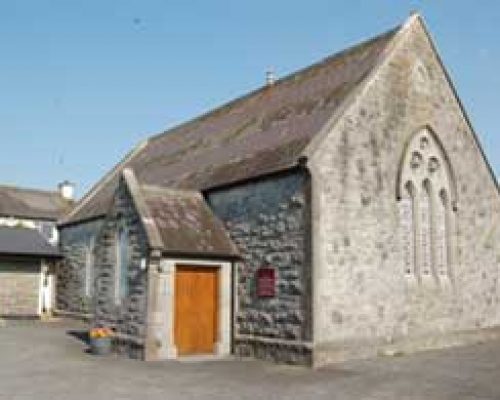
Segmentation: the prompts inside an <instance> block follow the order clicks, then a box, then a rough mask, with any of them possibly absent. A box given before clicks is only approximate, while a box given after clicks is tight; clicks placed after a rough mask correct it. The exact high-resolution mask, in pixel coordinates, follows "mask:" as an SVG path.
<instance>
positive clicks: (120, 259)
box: [115, 225, 129, 304]
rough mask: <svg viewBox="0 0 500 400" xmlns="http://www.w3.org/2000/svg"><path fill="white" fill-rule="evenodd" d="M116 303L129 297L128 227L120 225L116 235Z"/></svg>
mask: <svg viewBox="0 0 500 400" xmlns="http://www.w3.org/2000/svg"><path fill="white" fill-rule="evenodd" d="M115 248H116V265H115V303H116V304H120V303H121V301H122V300H123V299H124V298H126V297H127V296H128V267H129V243H128V232H127V229H126V227H124V226H122V225H120V226H119V227H118V231H117V234H116V245H115Z"/></svg>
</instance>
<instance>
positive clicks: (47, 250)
mask: <svg viewBox="0 0 500 400" xmlns="http://www.w3.org/2000/svg"><path fill="white" fill-rule="evenodd" d="M6 254H7V255H16V256H38V257H48V258H57V257H60V253H59V250H58V249H57V247H55V246H52V245H51V244H50V243H49V242H47V240H45V238H44V237H43V236H42V235H41V234H40V232H38V231H37V230H36V229H29V228H17V227H16V228H11V227H0V255H6Z"/></svg>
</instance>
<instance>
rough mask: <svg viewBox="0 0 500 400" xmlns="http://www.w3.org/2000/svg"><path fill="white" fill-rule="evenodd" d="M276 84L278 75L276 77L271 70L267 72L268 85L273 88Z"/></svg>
mask: <svg viewBox="0 0 500 400" xmlns="http://www.w3.org/2000/svg"><path fill="white" fill-rule="evenodd" d="M274 82H276V75H274V71H273V69H272V68H269V69H268V70H267V71H266V85H267V86H272V85H274Z"/></svg>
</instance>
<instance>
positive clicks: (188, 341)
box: [174, 266, 219, 355]
mask: <svg viewBox="0 0 500 400" xmlns="http://www.w3.org/2000/svg"><path fill="white" fill-rule="evenodd" d="M218 281H219V277H218V268H211V267H193V266H189V267H188V266H181V267H179V266H178V267H177V268H176V275H175V316H174V321H175V322H174V324H175V325H174V329H175V345H176V347H177V352H178V354H179V355H185V354H206V353H213V352H214V345H215V343H216V341H217V335H218V315H217V314H218V313H217V310H218V292H219V291H218V288H219V282H218Z"/></svg>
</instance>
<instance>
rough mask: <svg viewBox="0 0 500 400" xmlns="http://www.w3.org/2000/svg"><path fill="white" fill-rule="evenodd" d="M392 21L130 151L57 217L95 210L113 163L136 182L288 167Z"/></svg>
mask: <svg viewBox="0 0 500 400" xmlns="http://www.w3.org/2000/svg"><path fill="white" fill-rule="evenodd" d="M398 30H399V28H396V29H393V30H391V31H389V32H386V33H384V34H382V35H380V36H378V37H375V38H373V39H371V40H369V41H366V42H364V43H362V44H359V45H357V46H355V47H352V48H350V49H347V50H345V51H343V52H341V53H338V54H336V55H333V56H331V57H329V58H326V59H325V60H323V61H321V62H319V63H317V64H314V65H312V66H310V67H308V68H306V69H303V70H301V71H299V72H297V73H294V74H292V75H290V76H288V77H286V78H283V79H281V80H278V81H277V82H276V83H275V84H274V85H270V86H264V87H262V88H260V89H258V90H256V91H254V92H252V93H250V94H248V95H246V96H243V97H241V98H239V99H237V100H234V101H232V102H230V103H228V104H226V105H224V106H222V107H220V108H217V109H215V110H214V111H211V112H209V113H207V114H204V115H202V116H200V117H198V118H196V119H194V120H192V121H190V122H187V123H185V124H182V125H180V126H178V127H176V128H173V129H171V130H169V131H167V132H165V133H163V134H161V135H158V136H154V137H152V138H150V139H149V140H147V141H146V142H144V143H142V144H141V145H140V146H139V147H138V148H137V149H135V150H134V151H132V152H131V153H130V154H129V155H128V156H127V157H126V158H125V159H124V160H123V161H122V162H121V163H120V164H118V165H117V166H116V167H115V168H114V169H113V170H112V171H111V172H110V173H108V174H107V175H106V176H105V177H104V178H103V179H102V180H101V181H100V182H98V183H97V185H96V186H95V187H94V188H93V189H92V190H91V191H90V192H89V193H88V194H87V195H86V196H85V197H84V198H83V199H82V200H81V201H80V203H79V204H77V206H76V207H75V209H74V210H73V211H72V212H71V213H70V214H68V216H67V217H66V218H65V219H63V220H62V221H61V223H62V224H66V223H72V222H76V221H80V220H85V219H89V218H92V217H96V216H100V215H103V214H104V213H105V212H106V210H107V208H108V206H109V203H110V201H111V198H112V195H113V193H114V191H115V189H116V187H117V183H118V179H119V176H120V171H121V170H123V168H125V167H130V168H132V169H133V170H134V172H135V174H136V175H137V178H138V180H139V181H140V182H141V183H144V184H149V185H158V186H162V187H172V188H180V189H190V190H195V191H200V190H206V189H210V188H214V187H216V186H220V185H224V184H228V183H234V182H237V181H240V180H243V179H248V178H252V177H257V176H261V175H264V174H268V173H272V172H277V171H280V170H285V169H288V168H290V167H292V166H294V165H296V164H297V162H298V159H299V158H300V156H301V154H302V152H303V150H304V149H305V147H306V146H307V145H308V144H309V142H310V141H311V139H312V138H313V137H314V136H315V135H316V134H317V133H318V132H320V131H321V128H322V127H324V126H325V125H326V123H327V122H328V121H329V119H330V118H332V116H333V115H334V113H335V112H336V110H337V109H339V108H340V106H341V104H343V101H344V100H345V99H346V98H347V96H348V94H349V93H351V92H352V91H353V90H354V89H355V88H356V87H357V86H358V85H359V84H360V83H361V82H363V80H364V78H365V77H366V76H367V75H368V74H369V73H370V71H371V70H372V69H373V68H374V66H375V65H377V63H378V62H379V60H380V59H381V57H382V56H383V53H384V50H385V49H386V47H387V45H388V44H389V43H390V41H391V39H392V38H393V37H394V35H395V33H396V32H397V31H398Z"/></svg>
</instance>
